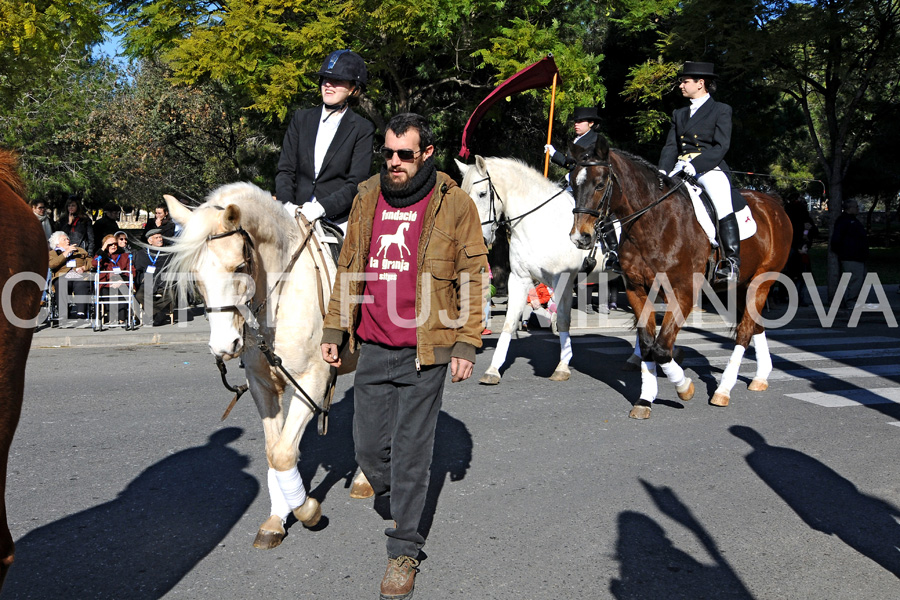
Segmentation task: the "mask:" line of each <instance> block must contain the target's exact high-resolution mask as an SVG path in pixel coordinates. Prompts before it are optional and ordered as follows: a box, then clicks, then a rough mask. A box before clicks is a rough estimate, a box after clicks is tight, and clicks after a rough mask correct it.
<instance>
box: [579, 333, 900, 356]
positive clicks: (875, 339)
mask: <svg viewBox="0 0 900 600" xmlns="http://www.w3.org/2000/svg"><path fill="white" fill-rule="evenodd" d="M838 341H839V343H840V344H841V345H842V346H849V345H851V344H879V343H881V344H883V343H893V344H896V343H897V338H891V337H880V336H867V337H850V338H842V339H840V340H838ZM835 343H836V340H833V339H826V338H814V339H811V340H803V341H799V340H797V342H796V343H787V342H780V341H776V340H770V341H769V350H770V351H774V350H777V349H784V350H792V349H797V350H803V349H805V348H812V347H816V346H831V345H834V344H835ZM679 346H682V347H683V348H684V349H685V350H693V351H695V352H699V353H701V354H702V353H704V352H707V351H710V350H725V351H728V352H730V351H731V350H732V349H733V348H734V342H732V341H730V340H729V341H728V342H726V343H722V342H706V343H700V344H690V343H688V344H684V345H681V344H679ZM750 348H753V345H752V344H751V345H750ZM594 352H599V353H601V354H621V353H622V348H621V347H619V348H596V349H594Z"/></svg>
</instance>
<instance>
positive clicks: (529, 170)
mask: <svg viewBox="0 0 900 600" xmlns="http://www.w3.org/2000/svg"><path fill="white" fill-rule="evenodd" d="M485 160H486V161H491V162H492V163H493V164H498V165H500V166H502V167H506V168H510V169H513V170H515V171H517V172H520V173H521V175H522V177H517V178H511V180H510V181H509V182H507V184H508V185H509V188H510V189H509V190H507V192H510V191H512V192H517V191H519V192H521V194H520V195H521V196H522V197H527V196H528V195H529V194H530V193H531V191H533V190H534V189H535V188H537V189H544V190H545V191H546V193H548V194H550V195H552V194H554V193H556V192H558V191H559V186H558V185H557V184H555V183H553V182H552V181H550V180H549V179H547V178H546V177H544V175H543V174H542V173H541V172H540V171H538V170H537V169H535V168H534V167H532V166H531V165H529V164H528V163H526V162H525V161H522V160H519V159H518V158H501V157H498V156H491V157H490V158H486V159H485ZM551 190H552V191H551ZM548 197H549V196H548Z"/></svg>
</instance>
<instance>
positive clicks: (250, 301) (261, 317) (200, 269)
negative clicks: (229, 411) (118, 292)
mask: <svg viewBox="0 0 900 600" xmlns="http://www.w3.org/2000/svg"><path fill="white" fill-rule="evenodd" d="M165 200H166V203H167V204H168V207H169V214H170V215H171V216H172V218H173V219H174V220H175V222H176V223H179V224H181V225H182V226H183V227H184V229H183V231H182V232H181V235H180V236H179V237H178V238H176V241H175V243H174V245H173V246H170V247H167V248H164V249H165V250H166V251H167V252H170V253H171V254H172V259H171V261H170V262H169V265H168V267H167V271H168V273H170V274H174V277H176V280H175V284H174V285H175V287H176V288H178V289H179V291H181V292H186V291H188V290H190V289H191V288H192V287H193V286H194V284H195V283H196V286H197V288H198V289H199V291H200V293H201V294H202V295H203V299H204V301H205V305H206V307H207V312H208V316H209V325H210V335H209V349H210V351H211V352H212V353H213V355H214V356H215V357H216V358H217V359H222V360H229V359H231V358H234V357H236V356H239V355H243V358H244V366H245V370H244V372H245V373H246V376H247V382H248V384H249V390H250V393H251V395H252V396H253V399H254V401H255V402H256V406H257V409H258V410H259V414H260V417H262V421H263V429H264V431H265V437H266V458H267V459H268V465H269V470H268V475H267V479H268V488H269V496H270V499H271V512H270V516H269V518H268V519H267V520H266V521H265V522H264V523H263V524H262V526H260V528H259V531H258V533H257V535H256V539H255V540H254V542H253V545H254V546H256V547H257V548H274V547H275V546H278V545H279V544H280V543H281V541H282V540H283V539H284V536H285V529H284V523H285V520H286V519H287V517H288V515H289V514H290V513H291V512H293V514H294V516H295V517H297V519H298V520H299V521H300V522H301V523H302V524H303V525H304V526H306V527H313V526H315V525H316V524H317V523H318V521H319V519H320V517H321V514H322V513H321V508H320V506H319V502H318V501H317V500H316V499H315V498H312V497H309V496H307V494H306V488H305V487H304V485H303V481H302V480H301V478H300V473H299V471H298V469H297V460H298V458H299V452H300V450H299V446H300V436H301V435H302V433H303V431H304V429H305V427H306V425H307V423H308V422H309V420H310V419H311V418H312V416H313V414H314V412H315V411H314V410H313V409H314V407H315V408H317V409H318V408H321V407H322V406H323V400H324V399H325V397H326V393H328V391H329V386H330V384H331V383H332V382H333V378H334V376H335V375H334V374H333V373H332V372H331V369H332V368H331V367H330V366H329V365H328V364H327V363H325V361H323V360H322V355H321V351H320V349H319V348H320V345H319V343H320V338H321V333H322V323H323V314H322V313H323V308H324V306H326V305H327V302H328V295H329V294H330V289H331V288H330V285H331V282H333V281H334V275H335V272H336V268H335V264H334V260H333V259H332V258H331V254H330V252H328V251H325V252H320V251H318V248H319V246H318V245H317V243H316V242H315V241H314V240H313V239H309V226H308V225H305V224H304V225H303V226H302V228H301V226H299V225H298V224H297V222H296V221H295V220H294V219H291V218H290V217H289V216H288V215H287V213H286V212H285V210H284V209H283V208H282V206H281V204H279V203H278V202H276V201H275V200H274V199H273V198H272V195H271V194H269V193H268V192H265V191H263V190H261V189H259V188H258V187H256V186H255V185H252V184H249V183H233V184H229V185H226V186H223V187H220V188H218V189H217V190H215V191H213V192H212V193H211V194H210V195H209V196H208V197H207V199H206V202H204V203H203V204H202V205H201V206H199V207H198V208H197V209H196V210H193V211H192V210H191V209H189V208H187V207H186V206H184V205H183V204H181V203H180V202H179V201H178V200H176V199H175V198H173V197H172V196H165ZM301 244H303V248H302V250H299V251H298V249H300V248H301ZM317 273H320V274H321V275H319V276H318V277H324V278H327V279H326V280H325V281H322V280H321V279H317ZM191 276H192V277H191ZM276 325H277V327H276ZM256 332H258V333H259V334H260V336H261V337H259V338H258V337H257V336H256ZM245 339H246V340H247V343H246V344H245ZM260 339H261V340H264V341H265V344H266V345H267V347H268V348H269V349H271V350H272V351H274V353H275V354H276V355H277V356H279V357H280V358H281V359H282V364H283V365H284V367H285V368H286V369H287V371H288V372H289V373H290V374H291V376H292V377H293V378H294V379H295V380H296V381H297V382H298V383H299V385H300V387H301V388H302V390H303V391H305V393H306V395H307V396H308V398H306V399H304V398H303V397H302V395H303V393H302V392H300V391H298V390H296V389H294V391H293V396H292V398H291V401H290V407H287V406H285V403H284V398H283V396H284V393H285V390H286V389H287V388H288V387H291V389H293V387H292V384H290V382H289V380H288V379H287V378H286V377H285V375H284V374H283V373H282V372H280V371H279V370H278V369H277V368H275V367H272V366H270V363H269V362H268V360H267V358H266V356H265V354H264V352H263V351H262V350H261V348H260V345H259V343H258V341H259V340H260ZM346 358H349V359H350V361H349V362H346V360H345V365H346V366H342V368H341V371H340V372H341V373H343V372H349V371H352V370H353V368H355V362H356V360H355V356H350V357H346ZM367 486H368V482H367V481H366V480H365V477H364V476H363V475H362V472H360V474H359V476H357V478H356V480H355V481H354V485H353V491H352V492H351V495H352V496H354V497H365V496H366V495H367V491H366V490H365V488H366V487H367ZM369 489H371V488H369Z"/></svg>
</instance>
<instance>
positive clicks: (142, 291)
mask: <svg viewBox="0 0 900 600" xmlns="http://www.w3.org/2000/svg"><path fill="white" fill-rule="evenodd" d="M147 243H148V244H150V247H149V248H143V249H141V250H139V251H138V252H136V253H135V255H134V270H135V286H136V288H135V289H136V295H137V298H138V301H140V303H141V306H143V307H144V314H146V313H147V306H148V305H152V306H153V326H154V327H160V326H161V325H167V324H168V323H169V313H170V312H172V300H171V298H170V297H169V296H168V294H166V293H165V289H164V288H165V280H164V279H165V278H164V277H162V276H161V275H160V271H162V269H163V267H165V266H166V264H167V263H168V262H169V258H170V257H171V256H172V255H171V254H169V253H168V252H163V251H161V250H159V248H161V247H162V245H163V235H162V229H151V230H149V231H148V232H147ZM145 322H146V321H145Z"/></svg>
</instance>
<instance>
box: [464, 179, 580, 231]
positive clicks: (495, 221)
mask: <svg viewBox="0 0 900 600" xmlns="http://www.w3.org/2000/svg"><path fill="white" fill-rule="evenodd" d="M483 181H487V182H488V189H489V190H490V194H491V203H490V208H488V219H487V221H482V222H481V224H482V225H490V226H491V230H492V232H493V231H497V229H498V228H499V227H500V225H506V226H508V227H509V228H510V230H512V227H513V225H515V224H516V222H518V221H521V220H522V219H524V218H525V217H527V216H528V215H530V214H531V213H533V212H536V211H537V210H539V209H541V208H543V207H544V206H545V205H546V204H549V203H550V201H552V200H553V199H554V198H556V197H557V196H560V195H561V194H562V193H563V192H565V190H560V191H558V192H556V193H555V194H553V195H552V196H550V197H549V198H547V199H546V200H544V201H543V202H541V203H540V204H538V205H537V206H535V207H534V208H532V209H531V210H528V211H525V212H524V213H522V214H521V215H519V216H517V217H512V218H510V217H506V215H501V214H500V211H498V210H497V206H496V201H497V199H499V200H500V201H501V202H502V201H503V198H500V194H499V193H498V192H497V188H496V187H494V181H493V180H492V179H491V174H490V173H486V174H485V177H483V178H482V179H479V180H478V181H474V182H472V187H474V186H476V185H477V184H479V183H481V182H483ZM504 217H506V218H504Z"/></svg>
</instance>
